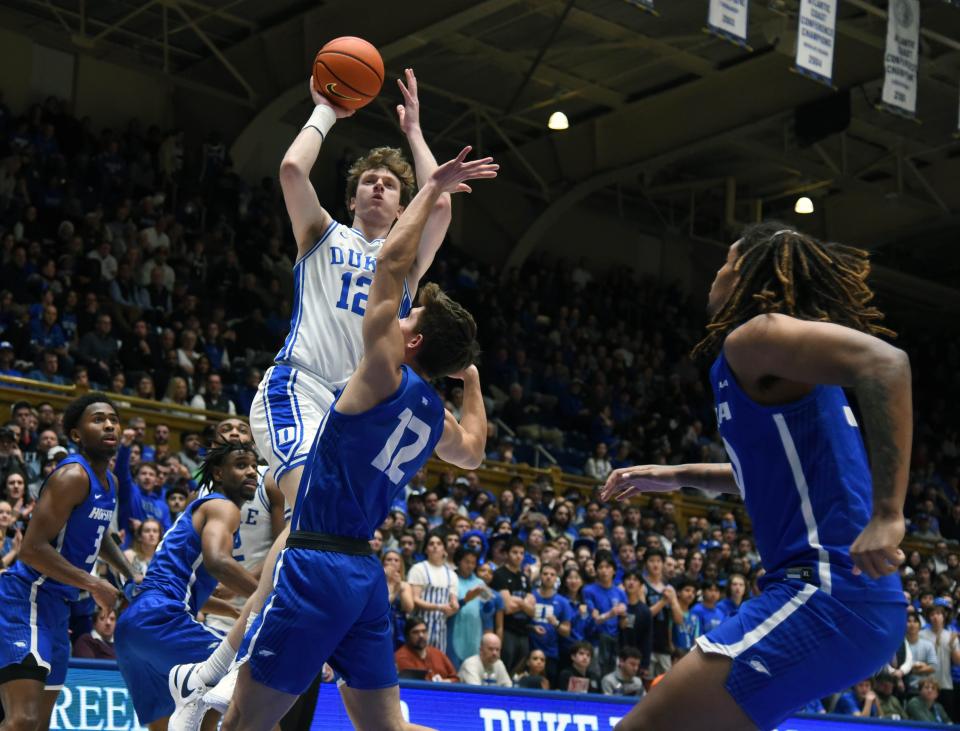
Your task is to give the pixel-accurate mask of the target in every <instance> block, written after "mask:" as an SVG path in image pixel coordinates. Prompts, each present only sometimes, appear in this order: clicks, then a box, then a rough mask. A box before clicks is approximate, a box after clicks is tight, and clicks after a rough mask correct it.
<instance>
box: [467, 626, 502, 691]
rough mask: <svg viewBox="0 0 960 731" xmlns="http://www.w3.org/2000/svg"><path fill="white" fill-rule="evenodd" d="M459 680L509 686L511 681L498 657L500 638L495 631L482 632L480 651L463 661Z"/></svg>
mask: <svg viewBox="0 0 960 731" xmlns="http://www.w3.org/2000/svg"><path fill="white" fill-rule="evenodd" d="M459 676H460V682H461V683H466V684H467V685H489V686H499V687H501V688H510V687H512V686H513V681H512V680H510V674H509V673H508V672H507V668H506V666H504V664H503V660H501V659H500V638H499V637H498V636H497V634H496V632H484V634H483V637H482V638H481V639H480V651H479V653H478V654H476V655H472V656H470V657H468V658H467V659H466V660H464V661H463V664H462V665H461V666H460V672H459Z"/></svg>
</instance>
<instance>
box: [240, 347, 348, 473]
mask: <svg viewBox="0 0 960 731" xmlns="http://www.w3.org/2000/svg"><path fill="white" fill-rule="evenodd" d="M333 399H334V394H333V392H332V391H331V390H330V389H329V388H327V386H325V385H324V384H323V383H321V382H320V381H319V379H317V378H316V377H314V376H312V375H310V374H309V373H307V372H306V371H303V370H301V369H299V368H292V367H291V366H287V365H275V366H272V367H271V368H268V369H267V372H266V373H264V374H263V379H262V380H261V381H260V386H259V388H258V389H257V395H256V398H254V399H253V403H252V404H251V405H250V430H251V431H252V432H253V439H254V441H255V442H256V444H257V449H258V450H259V451H260V454H261V455H262V456H263V458H264V459H266V460H267V464H268V465H269V466H270V471H271V473H272V474H273V478H274V479H275V480H276V481H277V482H278V483H279V482H280V478H282V477H283V476H284V474H286V473H287V472H289V471H290V470H292V469H295V468H296V467H302V466H303V465H304V464H305V463H306V461H307V455H308V453H309V451H310V447H311V445H312V444H313V438H314V437H315V436H316V434H317V430H318V429H319V428H320V422H321V421H323V417H324V416H325V415H326V413H327V411H328V410H329V409H330V406H331V405H332V404H333Z"/></svg>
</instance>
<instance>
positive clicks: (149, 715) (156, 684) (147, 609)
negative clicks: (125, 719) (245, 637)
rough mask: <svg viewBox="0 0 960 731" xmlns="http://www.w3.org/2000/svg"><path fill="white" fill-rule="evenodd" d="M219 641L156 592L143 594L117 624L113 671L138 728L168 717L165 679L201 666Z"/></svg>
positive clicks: (170, 705)
mask: <svg viewBox="0 0 960 731" xmlns="http://www.w3.org/2000/svg"><path fill="white" fill-rule="evenodd" d="M223 638H224V634H223V633H222V632H218V631H216V630H214V629H212V628H210V627H206V626H204V625H202V624H200V623H199V622H198V621H197V620H196V619H194V617H192V616H191V615H190V614H189V613H188V612H187V611H186V610H185V609H184V606H183V602H177V601H175V600H173V599H170V598H169V597H166V596H164V595H163V594H161V593H160V592H158V591H145V592H143V593H142V594H140V595H138V596H137V598H136V599H135V600H134V602H133V604H131V605H130V607H129V608H127V610H126V611H124V612H123V614H121V615H120V618H119V619H118V620H117V629H116V633H115V635H114V642H115V643H116V648H117V665H118V666H119V668H120V674H121V675H123V679H124V681H125V682H126V684H127V688H128V689H129V691H130V698H131V699H132V700H133V707H134V709H135V710H136V712H137V717H138V718H139V719H140V723H141V724H143V725H146V724H148V723H151V722H153V721H156V720H157V719H160V718H166V717H167V716H169V715H170V714H171V713H173V709H174V704H173V698H172V697H171V696H170V690H169V687H168V685H167V676H168V675H169V673H170V669H171V668H172V667H173V666H174V665H180V664H181V663H189V662H202V661H203V660H206V659H207V657H209V656H210V653H212V652H213V651H214V650H215V649H216V648H217V645H219V644H220V640H222V639H223Z"/></svg>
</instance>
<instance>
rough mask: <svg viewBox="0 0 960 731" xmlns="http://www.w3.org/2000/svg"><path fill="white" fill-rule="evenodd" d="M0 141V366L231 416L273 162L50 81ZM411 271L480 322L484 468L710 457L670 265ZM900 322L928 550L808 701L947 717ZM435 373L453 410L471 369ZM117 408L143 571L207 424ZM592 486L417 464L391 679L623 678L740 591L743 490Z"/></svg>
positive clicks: (33, 430) (698, 627) (266, 247)
mask: <svg viewBox="0 0 960 731" xmlns="http://www.w3.org/2000/svg"><path fill="white" fill-rule="evenodd" d="M0 140H2V142H0V158H2V161H0V375H12V376H27V377H29V378H32V379H35V380H37V381H42V382H46V383H55V384H60V383H74V384H76V385H77V386H78V387H79V388H80V389H85V388H91V387H104V388H106V389H108V390H110V391H112V392H115V393H122V394H127V395H131V396H138V397H141V398H144V399H152V400H160V401H163V402H166V403H167V404H168V413H169V414H171V415H172V416H188V417H189V416H191V415H193V412H191V411H189V410H186V411H185V410H183V409H186V408H187V407H190V406H194V407H199V408H207V409H210V410H213V411H219V412H226V413H236V414H241V415H245V414H247V413H248V412H249V406H250V402H251V400H252V398H253V396H254V394H255V391H256V386H257V384H258V382H259V379H260V376H261V372H262V369H263V368H264V367H266V366H268V365H269V363H270V362H271V359H272V356H273V353H274V352H275V351H276V349H277V348H278V347H279V345H280V344H281V342H282V339H283V337H284V335H285V334H286V331H287V328H288V322H289V309H290V301H291V288H292V277H291V273H290V272H291V253H292V251H293V247H292V242H291V241H290V238H289V234H288V233H287V226H286V225H285V223H284V220H285V219H284V216H283V213H282V211H283V209H282V202H281V200H280V198H279V196H278V190H277V187H276V186H275V184H274V182H273V181H272V180H269V179H265V180H263V181H260V182H259V183H257V184H247V183H246V182H244V181H243V180H242V179H240V178H239V177H238V176H237V175H236V174H235V173H234V172H233V170H232V167H231V162H230V159H229V155H228V154H227V152H226V147H225V145H224V143H223V142H222V140H220V139H219V138H218V137H217V136H216V135H213V136H211V137H210V138H209V139H208V140H207V141H206V142H205V143H204V145H203V146H202V149H200V150H197V151H195V152H196V154H191V152H192V151H188V150H185V149H184V141H183V135H182V134H181V133H180V132H178V131H176V130H172V131H169V132H161V130H159V129H158V128H156V127H150V128H148V129H146V130H144V129H142V128H141V126H140V125H139V124H138V123H137V122H136V121H132V122H130V123H129V124H128V125H127V126H126V127H125V128H124V129H122V130H121V129H116V130H110V129H105V130H100V131H99V132H97V131H95V130H94V128H93V126H92V124H91V122H90V120H88V119H83V120H78V119H75V118H73V117H72V116H71V115H70V114H69V113H68V112H67V111H66V109H65V108H64V106H63V105H62V104H61V103H60V102H59V101H57V100H55V99H49V100H47V101H46V102H45V103H44V104H42V105H37V106H34V107H32V108H31V109H29V110H28V111H27V113H26V114H24V115H22V116H14V115H12V114H11V113H10V110H8V109H7V108H6V107H3V106H2V104H0ZM428 278H429V279H431V280H433V281H437V282H438V283H439V284H441V286H442V287H444V288H445V289H447V290H450V291H452V292H454V293H455V295H456V297H457V298H458V299H459V300H460V301H462V302H463V303H464V304H465V306H467V307H468V309H470V310H471V311H472V312H473V313H474V314H475V316H476V319H477V321H478V323H479V333H480V337H481V340H482V344H483V349H484V353H485V355H484V361H483V363H482V364H481V373H482V379H483V382H484V387H485V397H486V400H487V405H488V409H489V412H490V414H491V417H492V418H491V426H490V433H489V438H488V455H487V456H488V459H489V460H490V462H489V463H490V465H491V466H493V467H495V468H496V469H501V470H503V469H505V470H509V469H510V467H509V466H510V464H511V463H518V462H527V463H533V462H534V461H535V460H536V459H537V458H538V457H537V453H538V451H539V450H540V449H541V448H546V450H547V451H548V452H549V453H550V454H551V455H552V456H553V457H554V458H555V459H557V460H558V461H559V463H560V464H561V465H562V466H563V468H564V470H565V471H566V472H569V473H573V474H582V475H585V476H587V477H589V478H591V479H593V480H594V481H596V482H597V483H599V482H602V481H603V479H605V477H606V476H607V474H608V473H609V472H610V470H611V469H613V468H616V467H618V466H623V465H627V464H633V463H638V462H658V463H680V462H686V461H697V462H700V461H708V462H717V461H726V455H725V452H724V449H723V445H722V442H721V440H720V439H719V435H718V433H717V430H716V428H715V424H714V415H713V410H712V398H711V395H710V393H709V387H708V386H707V382H706V380H705V378H704V370H703V367H702V364H697V363H694V362H692V361H691V360H690V358H689V356H688V353H689V351H690V348H691V346H692V344H693V343H694V342H695V341H696V339H697V338H698V335H699V333H700V332H701V329H702V326H703V316H702V314H701V313H700V312H699V311H698V308H697V307H696V306H694V304H693V303H692V302H691V300H690V299H689V298H686V297H684V296H683V295H682V294H681V292H680V291H679V290H678V289H677V288H675V287H672V286H669V285H664V284H662V283H657V282H655V281H651V280H646V279H644V278H642V277H639V276H637V275H636V274H635V273H633V272H631V271H630V270H629V269H627V268H622V267H621V268H615V269H613V270H611V271H609V272H606V273H604V274H603V275H602V277H601V276H600V274H599V273H598V272H595V271H592V269H591V267H590V266H589V262H586V261H581V262H579V263H577V264H575V265H574V264H570V263H568V262H565V261H563V260H559V259H552V260H551V259H530V260H528V263H527V264H525V265H524V267H523V268H521V269H518V270H515V271H511V272H508V273H507V276H506V278H505V280H504V279H502V278H501V276H500V272H499V271H497V270H496V269H495V268H493V267H484V266H482V265H479V264H477V263H476V262H474V261H472V260H470V259H467V258H466V257H463V256H461V255H458V254H457V252H455V251H450V250H443V251H441V254H440V256H438V259H437V261H436V262H435V264H434V266H433V268H432V269H431V271H430V273H429V274H428ZM909 335H910V337H909V339H908V341H907V342H908V349H910V351H911V353H912V355H913V362H914V371H915V373H916V374H917V382H916V389H915V403H916V405H917V408H918V412H919V413H921V414H922V415H923V419H922V420H921V421H920V422H918V425H917V429H916V436H917V443H916V447H915V450H914V461H913V469H912V472H911V482H910V488H909V495H908V499H907V505H906V514H907V517H908V519H909V521H910V531H911V533H912V534H913V535H914V536H915V537H917V538H920V539H924V540H927V541H928V544H929V546H930V548H931V550H930V552H929V553H924V554H921V553H920V552H912V553H911V554H910V555H909V556H908V561H907V563H906V565H905V566H904V567H903V569H902V577H903V583H904V590H905V592H906V593H907V594H908V596H909V601H910V611H911V616H912V617H913V619H911V620H910V622H908V631H907V636H906V638H905V641H904V645H903V648H902V650H901V652H900V653H899V654H898V656H897V657H896V658H891V662H890V664H889V666H887V667H886V668H882V669H880V668H878V674H877V676H876V677H874V678H871V679H865V680H864V682H863V683H859V684H857V685H856V686H854V687H853V688H851V689H850V690H849V692H847V693H844V694H840V695H838V696H836V697H833V698H828V699H823V701H824V703H821V704H819V705H816V704H815V705H814V706H811V708H810V709H808V710H813V711H818V710H823V709H824V708H826V709H829V710H834V711H837V712H850V713H858V714H863V715H882V716H885V717H891V718H892V717H895V716H900V717H904V718H906V717H909V718H922V719H924V720H930V719H934V720H941V721H945V720H946V719H947V718H948V716H949V717H957V715H958V714H957V710H960V709H958V704H957V702H956V697H955V695H954V692H953V682H954V679H957V680H960V649H958V647H957V629H958V628H957V625H956V623H955V617H956V608H957V606H958V602H960V549H958V548H957V542H958V541H960V471H958V466H960V460H958V458H960V438H958V429H957V427H956V425H955V418H954V417H953V412H952V409H951V407H950V403H955V398H956V397H958V396H960V387H958V384H960V381H958V374H960V347H958V346H957V344H956V341H955V340H952V339H947V338H938V337H934V336H926V335H925V334H924V333H922V332H919V333H910V334H909ZM929 384H936V390H932V388H931V386H930V385H929ZM438 387H439V388H441V389H442V393H443V396H444V398H445V400H446V404H447V407H448V408H450V409H451V411H453V412H454V414H457V413H459V408H460V406H461V404H462V396H463V394H462V391H461V390H460V389H459V388H458V387H457V386H456V385H454V384H452V383H448V384H440V385H439V386H438ZM61 416H62V415H61V414H59V413H58V412H57V410H56V409H55V408H54V407H53V406H52V405H51V404H50V403H45V402H42V401H40V400H36V399H35V400H32V401H22V402H20V403H17V404H16V405H15V406H14V408H13V411H12V413H11V414H10V419H9V421H8V422H7V423H5V424H3V425H2V426H0V478H2V493H0V535H2V537H3V546H2V552H0V560H2V565H0V569H5V568H8V567H9V566H10V565H12V564H13V563H14V562H15V561H16V560H17V554H18V550H19V545H20V540H21V538H22V534H23V531H24V530H25V528H26V526H27V525H28V523H29V519H30V513H31V511H32V509H33V506H34V504H35V500H36V497H37V491H38V490H39V487H40V484H41V482H42V479H43V477H44V476H45V475H46V474H48V473H49V472H50V471H51V470H52V469H54V467H55V466H56V464H57V462H58V461H59V460H60V459H62V458H63V456H65V455H66V454H67V453H68V452H69V451H70V450H72V448H73V447H72V445H71V444H70V443H69V441H68V439H67V438H66V436H65V435H64V434H63V430H62V424H61V421H60V418H61ZM128 426H129V427H130V428H131V429H132V436H125V439H124V442H125V443H124V445H123V450H121V454H120V455H119V456H118V460H117V464H116V469H117V470H118V471H119V472H120V473H122V477H123V479H124V480H125V481H128V482H129V485H130V486H129V488H128V489H129V490H130V491H131V494H132V495H135V497H136V500H135V501H134V504H135V505H136V506H138V507H137V511H138V512H136V513H135V514H131V515H125V516H124V517H123V519H122V520H121V522H120V523H118V525H117V529H118V531H120V532H121V533H122V536H123V540H124V543H125V546H126V547H127V550H128V553H127V555H128V558H130V560H131V561H132V562H133V563H134V565H135V566H136V567H137V568H138V569H142V570H146V569H147V568H148V567H149V562H150V559H151V558H152V556H153V552H154V551H155V550H156V546H157V544H158V543H159V540H160V538H161V537H162V534H163V531H164V530H166V528H168V527H169V525H170V522H171V521H172V519H173V518H174V517H175V516H176V515H177V514H178V513H179V512H180V511H182V510H183V508H184V506H185V504H186V502H187V500H188V499H189V495H190V493H191V490H192V488H193V487H195V483H193V481H192V476H193V475H194V474H195V472H196V469H197V465H198V460H199V459H200V457H201V455H202V448H201V445H202V438H201V433H200V432H199V431H197V432H193V431H188V432H185V433H183V434H181V435H180V443H181V447H182V448H181V449H180V450H174V449H173V448H172V447H171V434H170V429H169V427H168V426H166V425H164V424H154V425H153V426H152V428H151V429H150V430H149V432H148V429H147V427H146V424H145V423H144V422H143V420H142V419H139V420H130V422H129V424H128ZM198 426H199V424H198ZM593 497H594V496H593V495H587V494H584V493H581V492H580V491H579V490H577V489H568V490H564V491H563V492H562V494H558V492H556V491H555V489H554V485H553V484H552V482H551V481H550V479H549V478H545V477H544V478H541V479H538V480H536V481H533V482H530V481H526V480H524V479H523V478H521V477H519V476H514V477H512V479H511V480H510V482H509V485H508V487H507V488H505V489H501V490H499V491H494V490H492V489H491V488H490V486H488V485H484V484H483V481H482V479H481V477H480V476H479V475H478V474H477V473H472V472H470V473H466V474H462V475H459V476H458V475H457V474H456V473H454V472H453V471H452V470H449V471H446V472H443V473H442V474H441V475H440V477H439V479H436V480H428V477H427V475H426V473H421V474H419V475H418V476H417V477H416V478H415V479H414V481H413V482H412V483H411V484H410V485H408V486H407V487H406V490H405V492H404V494H403V496H402V499H401V500H400V501H399V502H398V503H397V504H396V505H395V506H394V509H393V510H392V511H391V514H390V517H389V518H388V520H387V522H386V523H385V524H384V525H383V526H382V527H381V529H380V530H379V531H378V532H377V536H376V538H375V541H374V544H375V548H376V549H377V550H378V552H379V554H380V556H381V558H382V561H383V565H384V571H385V575H386V578H387V583H388V587H389V592H390V600H391V606H392V607H393V619H394V633H395V644H396V647H397V655H396V661H397V665H398V668H399V669H400V672H401V675H402V676H404V677H418V678H425V679H428V680H436V681H442V682H468V683H473V684H485V685H500V686H505V685H518V686H522V687H529V688H543V689H560V690H565V691H572V692H603V693H608V694H619V695H631V696H637V697H640V696H642V695H643V694H644V693H645V691H646V689H648V688H649V685H650V683H651V682H654V681H655V679H656V678H657V677H659V676H660V675H662V674H663V673H664V672H667V671H668V670H669V669H670V667H671V665H672V663H673V662H675V661H676V659H677V658H678V657H681V656H682V655H683V654H684V653H686V652H688V651H689V650H690V649H691V648H692V646H693V643H694V641H695V639H696V637H697V636H699V635H700V634H703V633H704V632H707V631H709V630H710V629H712V628H713V627H714V626H716V625H717V624H719V623H720V622H722V621H723V620H724V619H725V618H726V617H729V616H731V615H733V614H735V613H736V612H737V611H738V609H739V606H740V604H741V603H742V602H743V601H744V600H745V599H747V598H749V597H750V596H753V595H755V594H756V593H757V592H758V591H759V586H758V579H759V578H760V576H762V571H763V569H762V565H761V561H760V556H759V555H757V553H756V551H755V549H754V546H753V543H752V540H751V538H750V535H749V531H748V529H747V528H746V526H745V523H744V517H743V512H742V507H741V506H740V505H739V503H738V502H737V501H735V500H733V499H730V498H724V500H723V501H717V502H716V503H715V506H714V507H713V509H712V510H711V511H710V512H709V513H708V514H707V515H699V516H696V517H690V518H689V519H688V520H683V521H681V520H679V519H678V516H677V512H676V506H675V503H674V502H672V501H671V500H670V499H667V498H663V497H654V498H652V499H650V500H648V501H645V502H644V503H643V504H642V505H627V506H622V505H605V504H602V503H600V502H598V501H596V500H595V499H593ZM84 612H86V615H84V614H83V613H84ZM78 616H80V617H81V619H82V620H84V621H85V622H86V625H84V621H79V622H78V623H77V625H76V628H75V637H77V640H76V642H75V650H76V651H77V652H78V653H79V652H81V650H80V649H79V648H81V647H82V648H83V649H82V652H89V653H94V655H93V656H97V657H101V656H107V655H106V654H104V653H107V652H108V650H109V649H112V648H110V645H111V637H112V626H113V625H112V623H113V621H115V617H113V619H111V617H110V616H109V615H107V616H98V617H96V618H95V617H94V616H93V613H92V610H91V607H90V606H89V605H88V606H87V608H86V609H82V608H81V609H78ZM81 640H83V641H82V642H81ZM96 653H101V654H96ZM88 656H89V655H88ZM938 699H939V700H938Z"/></svg>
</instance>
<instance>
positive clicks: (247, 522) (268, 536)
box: [233, 465, 289, 571]
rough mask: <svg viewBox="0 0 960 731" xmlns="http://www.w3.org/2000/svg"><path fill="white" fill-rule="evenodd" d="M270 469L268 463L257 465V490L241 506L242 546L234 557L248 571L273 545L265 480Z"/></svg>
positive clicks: (260, 560) (286, 513) (260, 561)
mask: <svg viewBox="0 0 960 731" xmlns="http://www.w3.org/2000/svg"><path fill="white" fill-rule="evenodd" d="M269 469H270V468H269V467H267V466H266V465H261V466H259V467H257V474H258V477H257V491H256V492H255V493H254V495H253V497H252V498H250V499H249V500H247V502H245V503H244V504H243V505H241V506H240V548H239V549H237V550H235V551H234V552H233V557H234V558H235V559H236V560H237V561H239V562H240V563H241V564H242V565H243V568H245V569H246V570H247V571H252V570H253V569H255V568H256V567H257V566H258V565H259V564H261V563H262V562H263V559H265V558H266V557H267V551H269V550H270V546H272V545H273V531H272V526H271V525H270V497H269V496H268V495H267V486H266V485H265V484H264V482H263V479H264V476H265V475H266V473H267V472H268V470H269ZM284 516H285V517H289V511H288V510H284Z"/></svg>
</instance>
